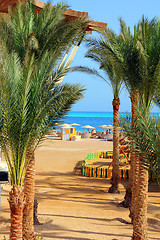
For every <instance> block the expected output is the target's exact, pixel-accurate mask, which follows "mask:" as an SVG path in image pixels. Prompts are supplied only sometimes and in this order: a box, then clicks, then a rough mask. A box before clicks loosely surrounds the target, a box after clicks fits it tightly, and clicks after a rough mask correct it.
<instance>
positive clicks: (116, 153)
mask: <svg viewBox="0 0 160 240" xmlns="http://www.w3.org/2000/svg"><path fill="white" fill-rule="evenodd" d="M112 105H113V164H112V166H113V169H112V186H111V187H110V188H109V190H108V192H110V193H120V191H119V187H118V184H119V129H118V127H119V105H120V100H119V98H118V97H115V98H114V99H113V102H112Z"/></svg>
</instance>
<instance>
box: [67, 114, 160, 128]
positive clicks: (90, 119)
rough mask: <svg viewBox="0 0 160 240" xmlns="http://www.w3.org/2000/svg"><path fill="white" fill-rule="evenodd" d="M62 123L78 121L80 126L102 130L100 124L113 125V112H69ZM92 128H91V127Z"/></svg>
mask: <svg viewBox="0 0 160 240" xmlns="http://www.w3.org/2000/svg"><path fill="white" fill-rule="evenodd" d="M125 115H126V113H124V112H120V116H122V117H123V116H125ZM153 115H154V116H156V117H157V116H159V113H153ZM63 122H64V123H68V124H71V123H78V124H80V125H81V126H84V125H91V126H92V127H95V129H96V131H103V129H102V128H100V127H99V126H100V125H103V124H107V125H113V113H112V112H73V111H72V112H70V113H69V114H68V115H67V116H66V117H65V118H63ZM81 126H76V130H77V131H81V132H84V131H86V129H84V128H81ZM91 130H92V129H91Z"/></svg>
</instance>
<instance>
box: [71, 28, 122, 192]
mask: <svg viewBox="0 0 160 240" xmlns="http://www.w3.org/2000/svg"><path fill="white" fill-rule="evenodd" d="M96 30H97V31H99V33H101V37H100V38H88V39H86V42H87V46H88V51H87V54H86V57H87V58H90V59H92V60H93V61H95V62H96V63H97V64H98V65H99V70H100V71H97V70H95V69H91V68H88V67H83V66H79V67H74V68H73V71H81V72H86V73H89V74H93V75H96V76H98V77H100V78H102V79H103V80H104V81H105V82H106V83H107V84H109V85H110V87H111V88H112V91H113V96H114V98H113V101H112V105H113V170H112V186H111V187H110V189H109V192H114V193H119V187H118V183H119V128H118V127H119V105H120V99H119V96H120V92H121V90H122V85H123V81H122V77H121V69H120V67H119V63H118V62H116V61H115V59H116V57H115V58H114V57H113V56H111V54H110V53H108V45H111V44H113V45H114V44H115V45H114V46H115V48H116V47H118V45H117V44H116V40H117V39H118V37H117V35H116V34H114V32H112V31H111V30H108V29H105V30H102V29H96ZM113 39H114V40H113ZM115 39H116V40H115ZM112 40H113V42H112ZM109 55H110V57H108V56H109ZM102 72H103V73H104V74H105V76H103V75H102V74H101V73H102Z"/></svg>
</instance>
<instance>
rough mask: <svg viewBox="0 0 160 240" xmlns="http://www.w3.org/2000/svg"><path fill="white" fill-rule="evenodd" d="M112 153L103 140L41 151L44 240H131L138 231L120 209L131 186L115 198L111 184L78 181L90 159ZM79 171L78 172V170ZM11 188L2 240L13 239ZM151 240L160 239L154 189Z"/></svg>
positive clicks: (49, 145) (159, 204)
mask: <svg viewBox="0 0 160 240" xmlns="http://www.w3.org/2000/svg"><path fill="white" fill-rule="evenodd" d="M106 150H112V142H107V141H103V140H101V139H82V140H81V141H75V142H73V141H62V140H60V139H58V138H52V139H49V140H47V141H45V142H44V143H43V144H42V145H41V146H40V147H39V148H38V149H37V151H36V154H35V155H36V189H35V192H36V198H37V200H38V203H39V206H38V218H39V221H40V222H41V223H42V224H41V225H37V226H35V230H36V232H37V233H38V234H39V235H40V236H43V240H51V239H63V240H67V239H69V240H102V239H105V240H107V239H109V240H129V239H131V236H132V225H131V224H130V219H129V217H128V214H129V210H128V209H124V208H121V207H118V206H117V203H119V202H120V201H122V200H123V198H124V194H125V186H126V185H127V180H122V181H121V183H120V190H121V193H120V194H110V193H107V190H108V188H109V186H110V182H109V180H106V179H93V178H88V177H82V176H81V175H78V168H77V167H78V166H79V163H80V162H81V161H82V160H83V159H84V158H85V156H86V155H87V154H88V153H92V152H93V153H94V152H97V151H106ZM75 166H77V167H76V170H75ZM9 189H10V186H9V185H6V186H4V189H3V190H2V198H1V200H2V212H1V218H0V219H1V220H0V240H2V239H3V236H4V235H6V237H8V236H9V224H10V223H9V206H8V202H7V197H8V191H9ZM148 223H149V226H148V236H149V238H148V239H152V240H154V239H160V188H158V187H157V186H156V184H155V183H154V182H151V183H150V185H149V201H148Z"/></svg>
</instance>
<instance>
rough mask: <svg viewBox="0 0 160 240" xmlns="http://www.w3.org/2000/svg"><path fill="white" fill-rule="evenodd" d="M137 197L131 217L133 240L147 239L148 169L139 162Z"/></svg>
mask: <svg viewBox="0 0 160 240" xmlns="http://www.w3.org/2000/svg"><path fill="white" fill-rule="evenodd" d="M137 192H138V194H137V197H136V204H135V211H134V218H133V236H132V239H133V240H147V200H148V170H147V169H145V168H144V165H143V163H142V162H141V161H140V162H139V178H138V185H137Z"/></svg>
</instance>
